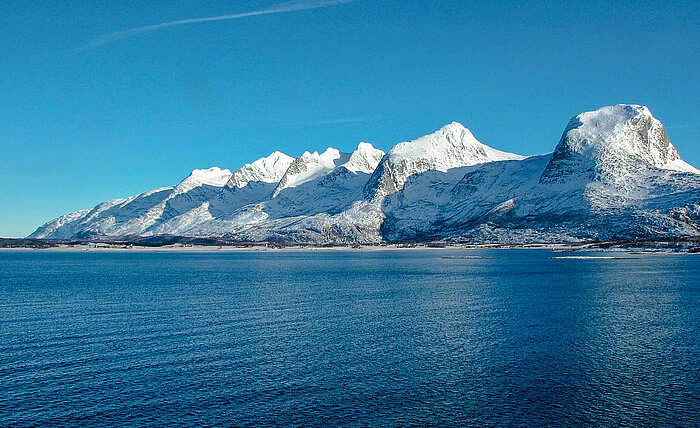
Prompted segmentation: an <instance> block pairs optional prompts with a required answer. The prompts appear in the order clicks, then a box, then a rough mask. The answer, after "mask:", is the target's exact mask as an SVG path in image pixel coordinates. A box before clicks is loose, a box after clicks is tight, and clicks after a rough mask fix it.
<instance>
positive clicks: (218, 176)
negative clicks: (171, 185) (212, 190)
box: [175, 166, 231, 193]
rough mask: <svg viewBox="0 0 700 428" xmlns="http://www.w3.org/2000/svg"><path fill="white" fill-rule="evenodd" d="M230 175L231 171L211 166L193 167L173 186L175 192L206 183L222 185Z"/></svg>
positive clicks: (208, 184) (181, 191)
mask: <svg viewBox="0 0 700 428" xmlns="http://www.w3.org/2000/svg"><path fill="white" fill-rule="evenodd" d="M230 177H231V171H229V170H228V169H221V168H219V167H218V166H213V167H211V168H207V169H194V170H192V172H191V173H190V175H188V176H187V178H185V179H184V180H182V181H181V182H180V183H179V184H178V185H177V186H175V193H185V192H189V191H190V190H192V189H194V188H195V187H199V186H203V185H207V186H214V187H224V185H225V184H226V182H227V181H228V180H229V178H230Z"/></svg>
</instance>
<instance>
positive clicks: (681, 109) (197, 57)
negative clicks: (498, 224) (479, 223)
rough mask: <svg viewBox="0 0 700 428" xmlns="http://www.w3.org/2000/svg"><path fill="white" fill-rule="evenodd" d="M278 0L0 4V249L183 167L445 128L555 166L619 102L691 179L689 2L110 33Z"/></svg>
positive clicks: (696, 115) (464, 7)
mask: <svg viewBox="0 0 700 428" xmlns="http://www.w3.org/2000/svg"><path fill="white" fill-rule="evenodd" d="M304 3H307V4H309V5H312V4H314V3H316V2H315V1H314V0H304ZM496 3H497V4H496ZM277 4H279V2H275V1H274V0H273V1H269V0H254V1H246V2H243V1H208V2H193V1H191V0H187V1H184V0H169V1H156V0H151V1H144V2H117V1H113V2H109V1H94V0H77V1H68V2H66V1H54V0H47V1H42V2H35V1H15V0H5V1H3V2H2V3H0V94H1V95H2V97H1V98H0V99H1V100H2V103H0V171H1V173H0V174H2V175H1V176H0V178H1V179H2V186H0V207H1V209H0V236H24V235H27V234H29V233H30V232H32V231H33V230H34V229H35V228H36V227H37V226H39V225H40V224H42V223H43V222H45V221H47V220H49V219H51V218H53V217H56V216H58V215H61V214H65V213H67V212H71V211H75V210H78V209H81V208H89V207H92V206H93V205H95V204H97V203H99V202H101V201H104V200H107V199H112V198H116V197H123V196H129V195H132V194H138V193H140V192H142V191H146V190H149V189H152V188H156V187H162V186H168V185H173V184H176V183H177V182H178V181H179V180H181V179H182V178H184V177H185V176H186V175H187V174H188V173H189V171H190V170H192V169H193V168H206V167H209V166H213V165H218V166H220V167H222V168H230V169H235V168H237V167H239V166H241V165H242V164H244V163H246V162H250V161H253V160H255V159H257V158H259V157H261V156H265V155H267V154H269V153H270V152H272V151H273V150H281V151H283V152H285V153H287V154H289V155H291V156H298V155H300V154H301V153H302V152H303V151H304V150H310V151H314V150H318V151H321V150H324V149H325V148H326V147H328V146H333V147H336V148H338V149H340V150H343V151H350V150H352V149H353V148H354V147H355V146H356V145H357V143H358V142H360V141H369V142H371V143H373V144H374V145H375V146H376V147H379V148H381V149H383V150H388V149H389V148H390V147H391V146H392V145H393V144H395V143H397V142H400V141H405V140H409V139H413V138H416V137H418V136H421V135H423V134H427V133H429V132H432V131H434V130H435V129H437V128H439V127H440V126H442V125H444V124H446V123H449V122H451V121H459V122H461V123H463V124H464V125H465V126H467V127H468V128H470V129H471V130H472V132H473V133H474V135H475V136H476V137H477V138H478V139H479V140H481V141H482V142H484V143H486V144H488V145H490V146H493V147H495V148H498V149H502V150H508V151H514V152H517V153H521V154H536V153H544V152H549V151H551V150H553V148H554V146H555V145H556V143H557V141H558V139H559V137H560V136H561V132H562V131H563V129H564V126H565V125H566V123H567V121H568V120H569V119H570V118H571V117H572V116H574V115H575V114H577V113H579V112H582V111H585V110H590V109H594V108H597V107H600V106H604V105H610V104H615V103H637V104H644V105H647V106H649V108H650V109H651V111H652V113H653V114H654V115H655V116H656V117H657V118H659V119H660V120H661V121H662V122H663V123H664V124H665V125H666V127H667V130H668V134H669V137H670V139H671V141H672V142H673V143H674V144H675V146H676V147H677V148H678V150H679V151H680V153H681V155H682V156H683V157H684V159H685V160H686V161H688V162H689V163H691V164H693V165H695V166H696V167H697V166H700V144H698V137H697V135H698V133H700V96H699V95H700V49H699V48H698V46H700V14H699V13H698V10H699V9H700V7H699V6H700V5H699V4H698V2H697V1H695V2H683V1H677V2H668V3H666V2H660V1H658V2H657V1H647V2H631V1H630V2H627V1H625V2H622V1H620V2H595V1H587V2H561V1H556V2H545V1H536V2H524V1H518V2H481V1H473V2H470V1H430V2H426V1H402V2H392V1H384V0H359V1H353V2H346V3H344V4H336V5H332V6H328V7H323V8H315V9H307V10H297V11H293V12H287V13H277V14H273V13H268V14H261V15H257V16H249V17H244V18H240V19H229V20H221V21H213V22H199V23H191V24H187V25H175V26H169V27H165V28H160V29H157V30H154V31H149V32H141V33H138V34H131V35H130V37H123V38H122V37H119V36H105V35H109V34H112V33H115V32H120V31H124V30H128V29H131V28H138V27H142V26H148V25H154V24H159V23H163V22H171V21H178V20H188V19H193V18H201V17H209V16H220V15H228V14H236V13H245V12H249V11H256V10H265V9H270V8H274V7H275V5H277ZM294 4H296V5H299V4H300V3H299V2H296V3H292V5H294ZM287 5H289V3H288V4H287ZM105 40H107V41H109V43H103V42H104V41H105Z"/></svg>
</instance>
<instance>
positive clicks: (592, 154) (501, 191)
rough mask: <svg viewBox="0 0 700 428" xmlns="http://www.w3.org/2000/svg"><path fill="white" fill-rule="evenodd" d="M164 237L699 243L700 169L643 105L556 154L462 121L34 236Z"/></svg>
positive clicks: (302, 159) (103, 209) (282, 158)
mask: <svg viewBox="0 0 700 428" xmlns="http://www.w3.org/2000/svg"><path fill="white" fill-rule="evenodd" d="M159 235H178V236H196V237H223V238H227V239H231V240H243V241H262V240H278V241H284V242H303V243H314V244H327V243H377V242H381V241H401V240H449V241H469V242H561V241H571V240H579V239H627V238H653V237H677V236H698V235H700V171H698V170H697V169H695V168H694V167H692V166H691V165H689V164H687V163H686V162H684V161H683V160H682V159H681V157H680V155H679V154H678V152H677V151H676V149H675V148H674V147H673V145H672V144H671V142H670V141H669V140H668V137H667V135H666V132H665V130H664V127H663V125H662V124H661V122H659V121H658V120H657V119H655V118H654V117H653V116H652V115H651V113H650V112H649V110H648V109H647V108H646V107H643V106H638V105H631V104H621V105H615V106H609V107H603V108H601V109H598V110H595V111H591V112H585V113H581V114H579V115H577V116H575V117H574V118H573V119H571V121H570V122H569V124H568V125H567V127H566V128H565V130H564V133H563V135H562V138H561V140H560V141H559V144H558V145H557V146H556V148H555V150H554V152H553V153H551V154H547V155H539V156H530V157H524V156H520V155H517V154H513V153H507V152H502V151H499V150H496V149H493V148H491V147H489V146H486V145H484V144H483V143H481V142H479V141H478V140H477V139H476V138H475V137H474V136H473V135H472V133H471V132H470V131H469V130H468V129H466V128H465V127H464V126H462V125H460V124H458V123H451V124H449V125H446V126H445V127H443V128H441V129H440V130H438V131H436V132H435V133H433V134H430V135H427V136H425V137H421V138H418V139H416V140H413V141H408V142H403V143H399V144H397V145H395V146H394V147H393V148H392V149H391V150H390V151H389V152H388V153H386V154H384V152H382V151H381V150H378V149H375V148H374V147H372V146H371V145H370V144H368V143H360V144H359V145H358V146H357V148H356V150H354V151H353V152H352V153H342V152H340V151H339V150H336V149H333V148H328V149H327V150H326V151H324V152H323V153H320V154H319V153H317V152H314V153H310V152H305V153H303V154H302V155H301V156H299V157H297V158H292V157H290V156H287V155H285V154H283V153H281V152H274V153H272V154H271V155H270V156H268V157H265V158H262V159H259V160H257V161H255V162H252V163H250V164H247V165H244V166H243V167H241V168H239V169H238V170H236V171H234V172H233V173H231V172H229V171H228V170H222V169H219V168H216V167H214V168H210V169H208V170H194V171H193V172H192V173H191V174H190V175H189V176H188V177H187V178H186V179H185V180H183V181H182V182H180V183H179V184H178V185H176V186H174V187H166V188H162V189H156V190H153V191H150V192H146V193H143V194H141V195H138V196H135V197H131V198H126V199H116V200H113V201H108V202H105V203H102V204H100V205H98V206H97V207H95V208H93V209H91V210H83V211H78V212H75V213H72V214H68V215H65V216H62V217H59V218H57V219H55V220H52V221H50V222H48V223H47V224H45V225H43V226H41V227H40V228H39V229H37V231H36V232H34V233H33V234H32V235H30V237H31V238H45V239H69V238H95V239H104V238H119V239H123V238H135V237H149V236H159Z"/></svg>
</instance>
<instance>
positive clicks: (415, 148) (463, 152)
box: [365, 122, 523, 199]
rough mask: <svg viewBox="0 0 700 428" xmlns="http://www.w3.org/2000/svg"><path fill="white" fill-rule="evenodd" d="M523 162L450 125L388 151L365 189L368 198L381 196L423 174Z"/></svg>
mask: <svg viewBox="0 0 700 428" xmlns="http://www.w3.org/2000/svg"><path fill="white" fill-rule="evenodd" d="M512 159H523V156H520V155H516V154H514V153H507V152H502V151H500V150H496V149H493V148H491V147H489V146H487V145H485V144H483V143H481V142H479V141H478V140H477V139H476V138H474V135H472V133H471V131H469V129H467V128H465V127H464V126H463V125H462V124H460V123H457V122H452V123H450V124H448V125H445V126H443V127H442V128H440V129H439V130H438V131H436V132H434V133H432V134H430V135H426V136H424V137H421V138H418V139H417V140H413V141H407V142H403V143H399V144H397V145H395V146H394V147H392V149H391V150H389V153H387V154H386V155H385V156H384V158H383V159H382V160H381V162H380V163H379V166H378V167H377V169H376V170H375V171H374V174H372V178H370V181H369V182H368V183H367V186H366V187H365V195H366V196H367V197H369V198H370V199H371V198H374V197H377V196H379V197H381V196H386V195H389V194H392V193H395V192H396V191H398V190H401V189H402V188H403V185H404V183H405V182H406V179H407V178H408V177H410V176H412V175H414V174H420V173H422V172H425V171H429V170H435V171H442V172H444V171H447V170H448V169H452V168H458V167H462V166H471V165H476V164H480V163H484V162H493V161H501V160H512Z"/></svg>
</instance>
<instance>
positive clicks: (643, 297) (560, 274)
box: [0, 250, 700, 426]
mask: <svg viewBox="0 0 700 428" xmlns="http://www.w3.org/2000/svg"><path fill="white" fill-rule="evenodd" d="M553 255H555V253H551V252H548V251H540V250H512V251H511V250H500V251H485V250H484V251H468V250H426V251H421V250H415V251H347V252H341V251H308V252H301V251H288V252H241V253H207V254H205V253H95V252H83V253H59V252H42V251H35V252H0V426H11V425H23V426H26V425H34V424H39V425H47V426H48V425H51V426H56V425H71V426H77V425H90V426H94V425H125V424H128V425H142V424H165V423H176V424H178V425H195V426H201V425H211V424H222V425H270V424H274V425H280V426H289V425H298V426H309V425H315V426H318V425H321V426H328V425H362V426H366V425H369V426H377V425H382V426H385V425H400V426H405V425H429V424H437V425H450V424H451V425H510V426H512V425H529V426H542V425H569V426H570V425H574V424H589V425H591V424H607V425H612V426H615V425H649V426H659V425H676V426H698V425H699V424H700V370H699V368H698V366H699V363H700V280H699V279H698V278H700V255H664V254H650V255H635V256H633V257H637V258H633V259H598V260H596V259H553V258H552V256H553ZM593 255H594V256H595V255H596V254H593ZM444 256H458V257H460V256H470V257H471V256H480V257H489V258H444Z"/></svg>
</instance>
